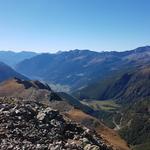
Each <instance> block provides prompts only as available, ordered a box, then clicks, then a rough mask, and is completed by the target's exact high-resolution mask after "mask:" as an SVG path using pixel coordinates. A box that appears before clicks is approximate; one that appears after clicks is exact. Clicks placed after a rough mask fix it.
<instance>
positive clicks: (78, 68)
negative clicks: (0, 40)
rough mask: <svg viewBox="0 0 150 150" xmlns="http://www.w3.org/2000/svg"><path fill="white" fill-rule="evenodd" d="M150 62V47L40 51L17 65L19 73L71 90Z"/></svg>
mask: <svg viewBox="0 0 150 150" xmlns="http://www.w3.org/2000/svg"><path fill="white" fill-rule="evenodd" d="M149 62H150V47H149V46H146V47H140V48H137V49H134V50H131V51H124V52H114V51H112V52H93V51H89V50H73V51H68V52H61V53H55V54H49V53H47V54H46V53H45V54H39V55H37V56H35V57H32V58H30V59H26V60H23V61H22V62H20V63H18V64H17V65H16V68H15V69H16V70H17V71H18V72H19V73H22V74H24V75H26V76H27V77H31V78H33V79H40V80H44V81H46V82H48V83H54V84H60V85H62V86H67V87H68V88H69V89H70V91H71V92H72V91H75V90H77V89H81V88H84V87H86V86H87V85H88V84H90V83H93V82H95V81H97V79H103V78H104V77H106V76H109V75H110V74H113V73H116V72H119V71H120V69H122V68H123V69H124V70H125V71H126V70H130V69H133V68H136V67H138V66H140V65H142V64H143V65H144V64H147V63H149Z"/></svg>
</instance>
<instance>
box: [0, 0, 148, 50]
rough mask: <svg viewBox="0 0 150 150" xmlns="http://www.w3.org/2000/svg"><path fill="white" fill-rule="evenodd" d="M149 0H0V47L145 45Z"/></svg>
mask: <svg viewBox="0 0 150 150" xmlns="http://www.w3.org/2000/svg"><path fill="white" fill-rule="evenodd" d="M149 7H150V0H0V50H14V51H22V50H27V51H37V52H44V51H48V52H55V51H58V50H70V49H91V50H96V51H106V50H118V51H122V50H128V49H133V48H136V47H138V46H144V45H150V9H149Z"/></svg>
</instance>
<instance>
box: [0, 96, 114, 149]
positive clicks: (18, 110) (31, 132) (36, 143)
mask: <svg viewBox="0 0 150 150" xmlns="http://www.w3.org/2000/svg"><path fill="white" fill-rule="evenodd" d="M0 149H2V150H3V149H6V150H35V149H37V150H48V149H49V150H65V149H67V150H73V149H74V150H112V148H111V146H109V145H107V144H105V142H104V141H103V140H102V138H101V137H100V136H98V135H97V134H96V132H95V131H92V130H89V129H88V128H86V127H83V126H81V125H80V124H77V123H75V122H72V121H70V120H69V119H68V118H66V117H64V116H63V115H62V114H60V113H59V111H57V110H54V109H52V108H51V107H48V106H46V105H44V104H41V103H38V102H34V101H27V100H21V101H20V100H18V99H16V98H7V97H3V98H0Z"/></svg>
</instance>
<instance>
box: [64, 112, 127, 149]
mask: <svg viewBox="0 0 150 150" xmlns="http://www.w3.org/2000/svg"><path fill="white" fill-rule="evenodd" d="M66 115H67V116H68V117H69V118H70V119H71V120H74V121H77V122H79V123H81V124H83V125H85V126H87V127H89V128H93V129H95V130H96V131H97V133H98V134H99V135H100V136H102V137H103V139H105V140H106V141H107V142H108V143H109V144H111V145H113V147H114V148H117V149H118V150H129V147H128V146H127V143H126V142H125V141H124V140H122V139H121V138H120V136H119V135H118V134H117V133H116V132H115V131H114V130H112V129H110V128H107V127H106V126H105V125H103V124H102V123H101V122H100V121H98V120H97V119H95V118H93V117H91V116H89V115H87V114H85V113H83V112H82V111H80V110H77V109H73V110H71V111H69V112H68V113H67V114H66Z"/></svg>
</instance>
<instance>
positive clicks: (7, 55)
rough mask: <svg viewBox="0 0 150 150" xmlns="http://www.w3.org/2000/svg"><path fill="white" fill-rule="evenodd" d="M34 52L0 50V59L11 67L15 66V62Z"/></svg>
mask: <svg viewBox="0 0 150 150" xmlns="http://www.w3.org/2000/svg"><path fill="white" fill-rule="evenodd" d="M36 55H37V53H35V52H27V51H22V52H13V51H0V61H2V62H4V63H6V64H7V65H9V66H11V67H15V65H16V64H17V63H19V62H20V61H23V60H24V59H27V58H31V57H33V56H36Z"/></svg>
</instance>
